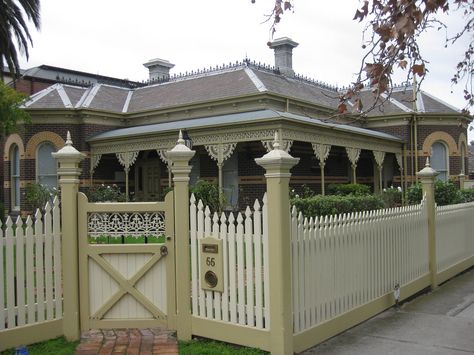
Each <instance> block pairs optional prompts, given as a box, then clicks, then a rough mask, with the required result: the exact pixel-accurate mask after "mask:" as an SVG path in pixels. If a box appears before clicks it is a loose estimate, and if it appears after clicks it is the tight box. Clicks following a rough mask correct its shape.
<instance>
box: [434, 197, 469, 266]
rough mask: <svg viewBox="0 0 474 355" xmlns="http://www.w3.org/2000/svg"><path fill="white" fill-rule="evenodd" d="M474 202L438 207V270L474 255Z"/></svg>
mask: <svg viewBox="0 0 474 355" xmlns="http://www.w3.org/2000/svg"><path fill="white" fill-rule="evenodd" d="M473 235H474V203H473V202H471V203H461V204H458V205H448V206H438V207H437V208H436V251H437V263H438V265H437V267H438V272H440V271H443V270H446V269H448V268H449V267H450V266H452V265H454V264H456V263H458V262H460V261H462V260H464V259H466V258H468V257H471V256H473V255H474V237H473Z"/></svg>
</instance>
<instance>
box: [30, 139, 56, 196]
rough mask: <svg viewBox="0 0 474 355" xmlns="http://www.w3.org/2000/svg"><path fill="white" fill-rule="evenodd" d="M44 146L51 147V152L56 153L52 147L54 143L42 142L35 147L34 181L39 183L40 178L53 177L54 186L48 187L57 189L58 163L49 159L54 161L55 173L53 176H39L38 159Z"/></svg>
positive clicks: (54, 147)
mask: <svg viewBox="0 0 474 355" xmlns="http://www.w3.org/2000/svg"><path fill="white" fill-rule="evenodd" d="M45 145H50V146H51V147H53V150H54V151H56V146H55V145H54V143H52V142H50V141H43V142H41V143H39V144H38V145H37V146H36V159H35V162H36V167H35V181H36V182H37V183H40V177H43V176H44V177H52V176H54V177H55V178H56V184H55V186H50V187H52V188H53V187H54V188H57V187H58V166H59V164H58V162H57V161H56V160H55V159H54V158H53V157H51V159H53V160H54V161H55V165H56V173H55V174H41V175H40V174H39V170H40V169H39V162H40V159H39V151H40V149H41V147H43V146H45Z"/></svg>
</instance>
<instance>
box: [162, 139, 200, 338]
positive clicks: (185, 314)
mask: <svg viewBox="0 0 474 355" xmlns="http://www.w3.org/2000/svg"><path fill="white" fill-rule="evenodd" d="M195 153H196V152H195V151H193V150H191V149H189V148H188V147H186V146H185V145H184V139H183V135H182V133H181V131H180V132H179V138H178V142H177V144H176V145H175V146H174V148H173V149H171V150H170V151H167V152H166V157H167V158H168V159H169V160H170V162H171V172H172V173H173V182H174V218H175V252H176V258H175V263H176V268H175V271H176V323H177V324H176V328H177V329H176V330H177V335H178V339H180V340H190V339H191V335H192V328H191V292H190V284H191V282H190V280H191V275H190V269H191V263H190V258H191V252H190V249H189V173H190V172H191V166H190V165H189V161H190V160H191V158H192V157H193V156H194V154H195Z"/></svg>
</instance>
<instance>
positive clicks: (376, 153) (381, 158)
mask: <svg viewBox="0 0 474 355" xmlns="http://www.w3.org/2000/svg"><path fill="white" fill-rule="evenodd" d="M372 153H373V154H374V159H375V162H376V163H377V166H378V167H379V168H382V165H383V161H384V159H385V152H379V151H375V150H374V151H372Z"/></svg>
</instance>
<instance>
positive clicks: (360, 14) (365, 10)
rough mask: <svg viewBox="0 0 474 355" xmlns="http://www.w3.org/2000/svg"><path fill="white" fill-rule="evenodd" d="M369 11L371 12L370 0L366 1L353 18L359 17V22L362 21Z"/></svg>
mask: <svg viewBox="0 0 474 355" xmlns="http://www.w3.org/2000/svg"><path fill="white" fill-rule="evenodd" d="M368 13H369V2H368V1H364V5H363V6H362V8H361V9H360V10H357V11H356V13H355V15H354V18H353V20H357V19H359V22H360V21H362V20H363V19H364V17H365V16H367V14H368Z"/></svg>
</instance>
